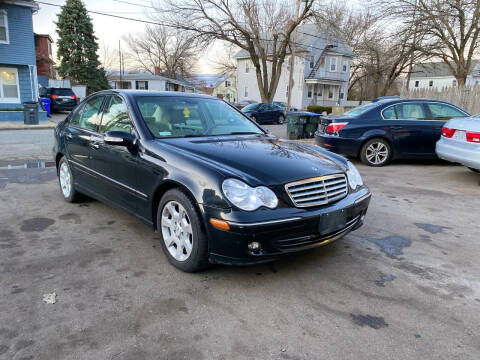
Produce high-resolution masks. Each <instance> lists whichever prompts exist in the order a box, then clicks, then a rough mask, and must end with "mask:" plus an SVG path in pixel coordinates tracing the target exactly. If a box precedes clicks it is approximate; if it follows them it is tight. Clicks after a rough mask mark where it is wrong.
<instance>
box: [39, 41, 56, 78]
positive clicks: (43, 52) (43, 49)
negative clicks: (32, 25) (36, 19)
mask: <svg viewBox="0 0 480 360" xmlns="http://www.w3.org/2000/svg"><path fill="white" fill-rule="evenodd" d="M52 44H53V39H52V38H51V37H50V35H48V34H35V55H36V58H37V76H38V83H39V84H40V85H41V86H44V87H48V80H49V79H55V68H54V65H55V61H54V60H53V53H52Z"/></svg>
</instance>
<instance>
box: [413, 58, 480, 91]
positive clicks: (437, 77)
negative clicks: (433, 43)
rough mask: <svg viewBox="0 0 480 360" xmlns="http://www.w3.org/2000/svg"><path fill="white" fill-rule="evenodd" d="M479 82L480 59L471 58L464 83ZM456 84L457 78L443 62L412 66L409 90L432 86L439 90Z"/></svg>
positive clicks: (473, 83) (476, 83)
mask: <svg viewBox="0 0 480 360" xmlns="http://www.w3.org/2000/svg"><path fill="white" fill-rule="evenodd" d="M479 84H480V61H479V60H473V62H472V70H471V71H470V74H469V75H468V77H467V82H466V85H479ZM451 86H457V80H456V79H455V76H453V75H452V72H451V71H450V68H449V67H448V65H447V64H445V63H444V62H431V63H423V64H416V65H414V66H413V68H412V74H411V76H410V83H409V84H408V89H409V90H414V89H420V88H434V89H437V90H441V89H442V88H444V87H451Z"/></svg>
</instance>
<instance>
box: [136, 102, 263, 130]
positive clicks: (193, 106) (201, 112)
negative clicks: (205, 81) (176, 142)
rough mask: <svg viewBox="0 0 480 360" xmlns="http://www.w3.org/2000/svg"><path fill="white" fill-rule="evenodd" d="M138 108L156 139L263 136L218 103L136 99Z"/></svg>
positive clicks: (251, 124) (237, 113)
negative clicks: (240, 135) (242, 135)
mask: <svg viewBox="0 0 480 360" xmlns="http://www.w3.org/2000/svg"><path fill="white" fill-rule="evenodd" d="M136 101H137V105H138V108H139V109H140V113H141V114H142V117H143V120H144V121H145V124H146V125H147V126H148V128H149V129H150V132H151V133H152V135H153V136H154V137H156V138H165V137H190V136H211V135H233V134H264V132H263V131H262V130H261V129H260V128H259V127H258V126H256V125H255V124H254V123H253V122H252V121H250V120H249V119H248V118H247V117H245V116H244V115H242V114H241V113H239V112H238V111H236V110H234V109H233V108H232V107H230V106H229V105H227V104H225V103H224V102H223V101H221V100H216V99H205V98H195V97H183V96H182V97H173V96H139V97H137V98H136Z"/></svg>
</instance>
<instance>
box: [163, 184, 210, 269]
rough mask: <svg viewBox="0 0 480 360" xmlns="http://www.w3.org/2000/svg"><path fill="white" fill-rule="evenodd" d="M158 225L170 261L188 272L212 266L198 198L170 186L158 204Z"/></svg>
mask: <svg viewBox="0 0 480 360" xmlns="http://www.w3.org/2000/svg"><path fill="white" fill-rule="evenodd" d="M157 229H158V234H159V236H160V243H161V245H162V249H163V252H164V253H165V255H166V256H167V259H168V261H169V262H170V264H172V265H173V266H175V267H176V268H177V269H180V270H182V271H185V272H195V271H200V270H203V269H205V268H207V267H208V265H209V263H208V240H207V236H206V234H205V231H204V229H203V226H202V220H201V218H200V215H199V212H198V210H197V206H196V204H195V202H194V201H193V200H192V199H191V198H190V196H188V195H187V194H185V193H184V192H183V191H181V190H179V189H172V190H169V191H167V192H166V193H165V195H163V197H162V199H161V200H160V203H159V205H158V211H157Z"/></svg>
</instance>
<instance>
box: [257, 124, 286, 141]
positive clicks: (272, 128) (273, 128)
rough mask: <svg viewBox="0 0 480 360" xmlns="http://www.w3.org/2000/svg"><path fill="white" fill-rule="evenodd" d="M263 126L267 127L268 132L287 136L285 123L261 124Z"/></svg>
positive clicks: (282, 136) (283, 136)
mask: <svg viewBox="0 0 480 360" xmlns="http://www.w3.org/2000/svg"><path fill="white" fill-rule="evenodd" d="M262 127H263V128H265V129H267V130H268V132H269V133H270V134H272V135H275V136H278V137H281V138H286V137H287V124H282V125H278V124H276V125H262Z"/></svg>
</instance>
